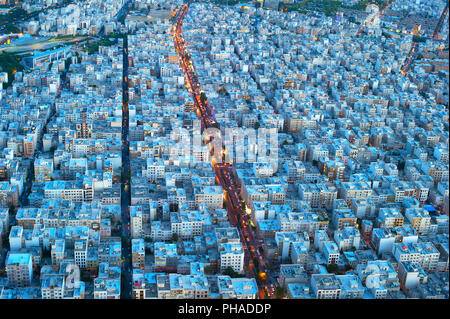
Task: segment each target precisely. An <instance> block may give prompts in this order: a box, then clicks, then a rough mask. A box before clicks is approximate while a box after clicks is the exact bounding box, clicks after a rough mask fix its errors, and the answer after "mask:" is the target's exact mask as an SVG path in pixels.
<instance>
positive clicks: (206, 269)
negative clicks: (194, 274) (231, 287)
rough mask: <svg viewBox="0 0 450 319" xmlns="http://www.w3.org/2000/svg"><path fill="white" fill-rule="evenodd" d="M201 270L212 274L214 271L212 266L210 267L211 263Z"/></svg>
mask: <svg viewBox="0 0 450 319" xmlns="http://www.w3.org/2000/svg"><path fill="white" fill-rule="evenodd" d="M203 270H204V272H205V274H206V275H213V274H214V271H213V268H212V267H211V265H206V266H205V267H204V269H203Z"/></svg>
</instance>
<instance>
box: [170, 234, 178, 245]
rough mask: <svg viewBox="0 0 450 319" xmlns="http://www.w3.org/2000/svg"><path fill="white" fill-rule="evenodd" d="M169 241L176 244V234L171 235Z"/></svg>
mask: <svg viewBox="0 0 450 319" xmlns="http://www.w3.org/2000/svg"><path fill="white" fill-rule="evenodd" d="M170 241H171V242H172V243H176V242H177V241H178V234H177V233H173V234H172V237H170Z"/></svg>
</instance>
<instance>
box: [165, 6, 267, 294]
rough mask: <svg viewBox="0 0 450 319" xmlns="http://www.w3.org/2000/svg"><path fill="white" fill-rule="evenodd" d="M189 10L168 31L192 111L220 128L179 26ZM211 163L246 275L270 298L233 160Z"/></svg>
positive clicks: (181, 9) (207, 124)
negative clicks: (238, 239) (237, 238)
mask: <svg viewBox="0 0 450 319" xmlns="http://www.w3.org/2000/svg"><path fill="white" fill-rule="evenodd" d="M188 9H189V4H188V3H186V4H184V5H183V6H181V7H179V8H178V9H177V10H176V11H175V13H174V17H173V18H174V22H173V25H172V29H171V34H172V35H173V38H174V42H175V50H176V51H177V53H178V54H179V56H180V58H181V61H180V65H181V68H182V70H183V73H184V75H185V78H186V80H187V87H188V91H189V92H190V93H192V97H193V100H194V105H195V112H196V114H197V116H198V118H199V119H200V120H201V122H202V131H203V130H205V129H207V128H210V127H216V128H220V125H219V123H217V122H216V120H215V118H214V110H213V108H211V106H210V104H209V103H208V100H207V98H206V95H205V94H204V92H203V91H202V90H201V87H200V83H199V80H198V76H197V74H196V73H195V69H194V64H193V61H192V59H191V56H190V54H189V53H188V52H187V49H186V45H185V41H184V37H183V34H182V30H181V29H182V25H183V19H184V17H185V15H186V13H187V11H188ZM225 153H226V149H225V147H224V146H223V145H222V154H225ZM212 166H213V169H214V172H215V174H216V180H217V182H218V183H219V184H220V185H221V186H222V188H223V190H224V192H225V200H226V203H227V205H226V208H227V211H228V217H229V220H230V223H231V224H232V225H234V226H236V227H237V228H238V231H239V234H240V237H241V242H242V246H243V248H244V253H245V262H244V265H245V269H244V271H245V273H246V275H247V276H249V277H256V278H258V279H259V280H257V282H258V288H259V296H260V297H261V298H264V292H266V293H267V294H268V296H269V298H270V297H273V296H274V290H275V286H274V284H275V283H274V280H273V279H272V278H270V277H269V276H268V275H267V271H266V263H265V261H264V258H263V257H262V256H261V253H260V248H261V247H262V245H261V240H258V239H257V238H256V233H255V232H254V230H253V229H251V227H249V223H250V216H249V215H248V214H247V209H246V207H244V202H243V200H242V196H241V191H240V181H239V179H238V177H237V174H236V170H235V169H234V167H233V164H232V163H217V161H216V159H215V158H213V160H212ZM253 259H255V260H259V261H258V264H259V266H258V268H259V272H258V271H257V267H256V266H255V265H254V263H253Z"/></svg>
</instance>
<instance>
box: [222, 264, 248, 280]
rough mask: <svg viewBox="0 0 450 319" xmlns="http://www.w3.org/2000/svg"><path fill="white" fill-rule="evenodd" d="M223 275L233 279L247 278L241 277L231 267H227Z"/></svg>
mask: <svg viewBox="0 0 450 319" xmlns="http://www.w3.org/2000/svg"><path fill="white" fill-rule="evenodd" d="M223 274H224V275H226V276H230V277H231V278H242V277H245V275H241V274H239V273H237V272H236V271H234V269H233V268H232V267H231V266H230V267H227V268H226V269H225V270H224V271H223Z"/></svg>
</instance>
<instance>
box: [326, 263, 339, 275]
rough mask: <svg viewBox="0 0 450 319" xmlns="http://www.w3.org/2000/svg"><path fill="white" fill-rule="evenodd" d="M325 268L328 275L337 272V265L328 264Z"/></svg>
mask: <svg viewBox="0 0 450 319" xmlns="http://www.w3.org/2000/svg"><path fill="white" fill-rule="evenodd" d="M326 267H327V271H328V272H329V273H336V272H337V271H338V265H337V264H329V265H327V266H326Z"/></svg>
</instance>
